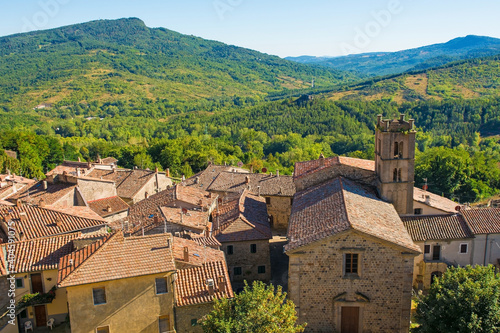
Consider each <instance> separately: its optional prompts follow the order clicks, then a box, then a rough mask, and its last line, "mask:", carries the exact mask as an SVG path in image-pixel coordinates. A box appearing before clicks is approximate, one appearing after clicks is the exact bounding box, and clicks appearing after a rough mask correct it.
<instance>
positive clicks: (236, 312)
mask: <svg viewBox="0 0 500 333" xmlns="http://www.w3.org/2000/svg"><path fill="white" fill-rule="evenodd" d="M285 299H286V293H284V292H282V291H281V286H278V287H277V289H276V290H275V288H274V286H273V285H269V286H268V285H266V284H264V283H263V282H261V281H255V282H254V283H253V285H252V287H250V286H249V285H248V284H247V283H246V282H245V288H244V289H243V292H241V293H240V294H238V295H236V296H235V297H234V298H233V299H227V298H222V299H220V300H216V301H215V304H214V309H213V310H212V312H210V313H209V314H208V315H206V316H205V317H204V318H203V319H202V327H203V331H204V332H211V333H216V332H221V333H222V332H227V333H229V332H231V333H264V332H283V333H292V332H293V333H295V332H303V331H304V328H305V326H306V324H303V325H297V324H296V321H297V313H296V312H295V305H294V304H293V302H292V301H291V300H285Z"/></svg>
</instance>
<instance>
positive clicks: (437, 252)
mask: <svg viewBox="0 0 500 333" xmlns="http://www.w3.org/2000/svg"><path fill="white" fill-rule="evenodd" d="M439 259H441V245H434V246H433V247H432V260H439Z"/></svg>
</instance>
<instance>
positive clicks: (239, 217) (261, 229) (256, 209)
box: [212, 190, 272, 242]
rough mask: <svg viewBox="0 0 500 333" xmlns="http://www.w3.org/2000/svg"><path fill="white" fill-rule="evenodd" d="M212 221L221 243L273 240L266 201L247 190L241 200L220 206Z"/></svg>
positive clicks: (216, 235) (215, 233)
mask: <svg viewBox="0 0 500 333" xmlns="http://www.w3.org/2000/svg"><path fill="white" fill-rule="evenodd" d="M212 221H213V224H214V235H215V237H216V238H217V240H218V241H219V242H234V241H247V240H258V239H270V238H272V233H271V227H270V225H269V221H268V216H267V207H266V201H265V199H264V198H263V197H259V196H256V195H253V194H251V193H250V192H249V191H246V190H245V191H243V193H242V194H241V196H240V198H239V199H237V200H234V201H231V202H228V203H226V204H224V205H222V206H220V207H219V212H218V213H217V212H214V213H213V214H212Z"/></svg>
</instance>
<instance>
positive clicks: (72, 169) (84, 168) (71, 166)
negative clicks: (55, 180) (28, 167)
mask: <svg viewBox="0 0 500 333" xmlns="http://www.w3.org/2000/svg"><path fill="white" fill-rule="evenodd" d="M89 164H90V167H92V164H91V163H87V162H77V161H64V162H63V163H62V164H60V165H58V166H56V167H55V168H54V169H52V170H50V171H49V172H47V174H46V175H47V176H51V175H62V174H64V172H66V174H68V175H71V176H77V175H78V172H77V169H80V172H81V173H80V174H81V175H83V174H85V173H86V172H88V171H89V169H90V167H89Z"/></svg>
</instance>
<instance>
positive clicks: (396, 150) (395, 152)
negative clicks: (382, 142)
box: [394, 141, 399, 157]
mask: <svg viewBox="0 0 500 333" xmlns="http://www.w3.org/2000/svg"><path fill="white" fill-rule="evenodd" d="M398 156H399V144H398V142H397V141H396V142H394V157H398Z"/></svg>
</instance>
